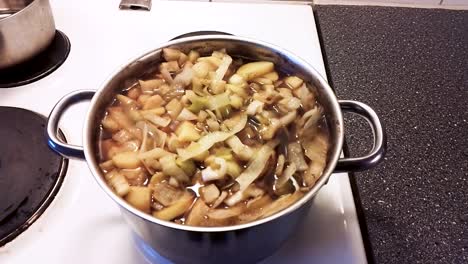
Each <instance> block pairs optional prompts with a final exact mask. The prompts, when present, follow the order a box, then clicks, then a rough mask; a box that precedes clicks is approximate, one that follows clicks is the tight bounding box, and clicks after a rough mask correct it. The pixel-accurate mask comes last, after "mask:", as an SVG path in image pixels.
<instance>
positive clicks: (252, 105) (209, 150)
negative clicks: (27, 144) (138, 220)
mask: <svg viewBox="0 0 468 264" xmlns="http://www.w3.org/2000/svg"><path fill="white" fill-rule="evenodd" d="M163 57H164V59H165V62H162V63H160V64H159V65H158V69H157V70H156V71H152V72H147V73H145V74H144V75H143V76H142V78H141V80H138V82H136V83H134V84H133V85H131V86H130V87H122V90H121V92H120V93H119V94H116V95H115V98H114V101H112V103H111V104H110V105H109V106H108V107H107V108H106V112H105V115H104V117H103V119H102V122H101V126H100V131H99V138H98V146H99V151H98V153H97V154H98V158H99V160H100V168H101V170H102V172H103V174H104V175H105V180H106V181H107V183H108V185H109V186H110V187H111V188H112V189H113V191H114V192H115V193H116V194H117V195H119V196H121V197H122V198H123V199H125V200H126V201H127V202H128V203H129V204H131V205H132V206H134V207H135V208H137V209H138V210H141V211H143V212H145V213H147V214H151V215H152V216H154V217H156V218H158V219H161V220H166V221H173V222H175V223H179V224H184V225H191V226H227V225H237V224H242V223H247V222H251V221H255V220H257V219H260V218H264V217H267V216H270V215H272V214H274V213H276V212H278V211H281V210H283V209H285V208H287V207H289V206H290V205H291V204H293V203H294V202H296V201H297V200H298V199H300V198H301V197H302V196H303V195H304V194H305V193H306V192H307V191H309V190H310V189H311V188H312V187H313V186H314V184H315V182H316V180H317V179H318V178H319V177H320V176H321V174H322V172H323V170H324V168H325V165H326V162H327V151H328V148H329V134H328V128H327V123H326V119H325V117H324V113H323V110H322V107H321V106H320V104H319V102H318V101H317V100H316V93H315V90H314V89H313V87H309V85H308V84H307V83H305V82H304V81H303V80H302V79H300V78H299V77H297V76H295V75H291V74H289V75H287V74H282V73H281V72H279V70H278V69H276V68H275V65H274V64H273V63H272V62H268V61H245V60H243V59H242V58H236V57H231V56H230V55H229V54H227V53H226V52H225V51H224V50H220V51H215V52H213V53H212V54H211V55H208V56H200V54H199V53H198V52H197V51H194V50H192V51H190V52H189V53H183V52H181V51H179V50H176V49H169V48H166V49H164V50H163Z"/></svg>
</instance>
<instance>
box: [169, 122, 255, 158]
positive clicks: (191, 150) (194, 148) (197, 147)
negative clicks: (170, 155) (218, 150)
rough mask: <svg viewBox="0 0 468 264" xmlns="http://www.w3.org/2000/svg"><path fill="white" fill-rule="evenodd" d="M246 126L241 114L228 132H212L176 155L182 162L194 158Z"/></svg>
mask: <svg viewBox="0 0 468 264" xmlns="http://www.w3.org/2000/svg"><path fill="white" fill-rule="evenodd" d="M246 124H247V115H245V114H242V115H241V116H240V120H239V122H238V123H237V124H236V125H235V126H234V127H233V128H232V129H231V131H229V132H219V131H216V132H212V133H208V134H207V135H205V136H203V137H202V138H200V139H199V140H198V141H197V142H192V143H190V145H189V146H188V147H187V148H185V149H180V148H179V149H177V154H179V157H180V159H181V160H182V161H184V160H188V159H191V158H193V157H195V156H198V155H200V154H202V153H203V152H204V151H207V150H209V149H210V148H211V147H212V146H213V145H214V144H216V143H218V142H223V141H225V140H226V139H228V138H229V137H231V136H233V135H235V134H237V133H238V132H239V131H241V130H242V129H244V127H245V125H246Z"/></svg>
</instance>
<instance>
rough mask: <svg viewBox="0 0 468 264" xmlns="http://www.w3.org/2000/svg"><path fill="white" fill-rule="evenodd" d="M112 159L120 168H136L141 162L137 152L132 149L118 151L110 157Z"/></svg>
mask: <svg viewBox="0 0 468 264" xmlns="http://www.w3.org/2000/svg"><path fill="white" fill-rule="evenodd" d="M112 161H113V162H114V165H115V166H116V167H118V168H121V169H136V168H138V167H139V166H140V164H141V162H140V159H139V158H138V154H137V153H136V152H133V151H128V152H121V153H118V154H116V155H115V156H113V157H112Z"/></svg>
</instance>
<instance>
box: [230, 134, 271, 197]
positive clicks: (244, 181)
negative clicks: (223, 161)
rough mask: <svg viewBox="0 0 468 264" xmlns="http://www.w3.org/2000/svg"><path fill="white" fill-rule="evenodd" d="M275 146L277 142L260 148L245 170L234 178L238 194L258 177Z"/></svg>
mask: <svg viewBox="0 0 468 264" xmlns="http://www.w3.org/2000/svg"><path fill="white" fill-rule="evenodd" d="M277 144H278V141H271V142H269V143H268V144H266V145H264V146H262V147H261V148H260V150H259V151H258V152H257V153H256V155H255V158H254V159H253V160H252V162H251V163H250V165H249V166H248V167H247V169H245V170H244V172H242V174H241V175H239V177H237V178H236V182H237V183H239V192H243V191H244V190H245V189H247V187H248V186H249V185H250V184H251V183H252V182H253V181H255V179H256V178H258V177H259V176H260V174H261V173H262V171H263V170H264V168H265V166H266V165H267V161H268V159H269V158H270V156H271V154H272V153H273V149H274V147H276V145H277Z"/></svg>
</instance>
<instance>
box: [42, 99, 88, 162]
mask: <svg viewBox="0 0 468 264" xmlns="http://www.w3.org/2000/svg"><path fill="white" fill-rule="evenodd" d="M95 93H96V91H94V90H79V91H74V92H72V93H69V94H67V95H65V96H64V97H63V98H62V99H60V101H59V102H58V103H57V104H56V105H55V106H54V108H53V109H52V112H51V113H50V115H49V119H48V120H47V144H48V145H49V147H50V148H51V149H52V150H53V151H55V152H57V153H58V154H60V155H62V156H64V157H66V158H74V159H84V158H85V156H84V151H83V147H82V146H76V145H72V144H67V143H65V142H63V141H62V140H60V139H59V138H58V136H57V133H58V129H59V128H58V124H59V121H60V118H61V117H62V115H63V113H64V112H65V110H67V108H69V107H70V106H71V105H74V104H76V103H78V102H81V101H84V100H91V98H93V96H94V94H95Z"/></svg>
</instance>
